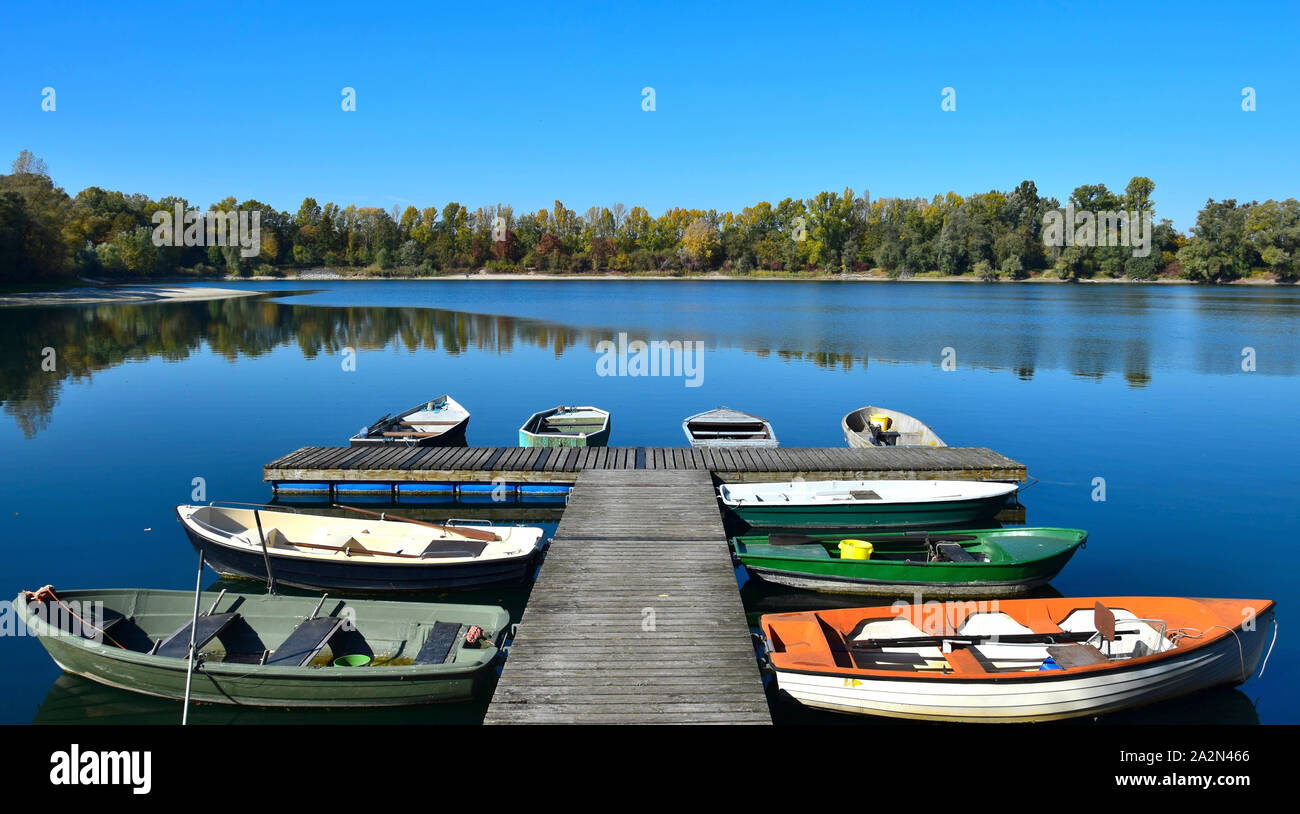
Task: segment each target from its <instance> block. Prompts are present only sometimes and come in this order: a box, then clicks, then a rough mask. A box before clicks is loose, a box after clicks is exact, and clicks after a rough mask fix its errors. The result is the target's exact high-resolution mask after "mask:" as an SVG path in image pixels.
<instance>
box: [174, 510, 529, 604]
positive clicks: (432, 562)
mask: <svg viewBox="0 0 1300 814" xmlns="http://www.w3.org/2000/svg"><path fill="white" fill-rule="evenodd" d="M353 511H358V512H364V510H361V509H355V510H353ZM365 513H367V514H369V512H365ZM176 514H177V516H178V517H179V518H180V521H181V524H182V525H183V526H184V527H185V533H186V534H187V535H189V538H190V542H191V543H193V545H194V548H195V549H197V550H199V551H202V552H203V553H204V555H205V557H206V559H207V564H208V565H209V566H211V567H212V569H213V570H215V571H217V572H218V573H220V574H223V575H228V576H237V577H244V578H247V579H258V580H263V581H265V580H266V579H267V570H268V568H269V569H270V572H271V577H272V578H273V579H274V580H275V582H276V584H283V585H290V586H293V587H295V588H304V589H307V590H338V591H358V592H364V593H389V592H398V591H411V592H430V591H445V590H471V589H478V588H489V587H495V586H504V585H518V584H521V583H523V582H525V581H526V580H528V579H529V578H531V576H532V573H533V570H534V568H535V566H536V564H537V562H538V560H539V558H540V552H541V548H542V543H543V540H542V534H543V532H542V530H541V529H540V528H533V527H527V526H477V525H461V524H459V523H456V524H454V525H453V524H449V525H438V524H434V523H425V522H422V521H415V520H407V519H405V518H402V519H388V518H391V517H392V515H386V514H382V513H379V512H375V513H374V514H375V515H376V517H375V518H374V519H361V520H353V519H351V518H346V517H333V516H327V515H319V514H309V513H306V512H293V511H281V510H278V509H270V508H260V507H259V508H251V507H250V508H235V507H228V506H221V505H207V506H177V507H176Z"/></svg>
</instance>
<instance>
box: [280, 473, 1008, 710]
mask: <svg viewBox="0 0 1300 814" xmlns="http://www.w3.org/2000/svg"><path fill="white" fill-rule="evenodd" d="M263 477H264V479H265V480H267V481H269V482H270V483H272V484H273V485H274V486H275V488H276V491H277V494H288V495H291V494H294V493H295V492H301V491H317V492H323V493H325V494H328V495H329V497H330V498H334V497H336V496H338V495H340V494H355V492H349V491H348V490H355V489H358V488H359V489H361V490H363V491H365V492H366V493H372V494H374V495H376V496H379V497H381V499H382V497H383V495H384V494H385V493H386V492H387V493H389V494H390V496H391V497H392V498H394V499H397V498H399V497H400V496H401V495H402V494H404V491H403V490H406V489H416V490H419V489H422V488H424V487H425V486H429V485H432V486H436V487H438V488H443V487H446V486H448V485H450V488H453V489H456V490H459V489H461V488H462V487H468V485H470V484H483V483H485V482H493V483H509V484H516V485H517V487H516V488H517V490H518V493H520V494H523V493H524V490H525V489H526V488H535V489H543V490H544V489H548V488H549V489H554V488H558V486H559V485H563V486H564V487H568V496H567V501H568V502H567V505H566V506H565V507H564V511H563V514H562V515H561V518H560V523H559V526H558V528H557V530H556V534H555V538H554V540H553V542H552V543H551V547H550V549H549V551H548V552H547V555H546V559H545V561H544V563H543V564H542V568H541V571H540V574H539V576H538V579H537V583H536V584H535V585H534V587H533V591H532V594H531V596H530V597H529V600H528V604H527V607H526V608H525V610H524V614H523V617H522V618H521V620H520V623H519V627H518V631H517V635H516V637H515V639H514V642H513V644H512V646H511V647H510V655H509V657H508V658H507V660H506V664H505V667H504V670H503V673H502V676H501V680H500V682H499V683H498V685H497V688H496V692H495V694H494V696H493V699H492V701H491V703H490V705H489V707H488V711H487V716H486V719H485V722H486V723H489V724H511V723H602V724H641V723H647V724H658V723H749V724H756V723H770V722H771V716H770V713H769V711H768V706H767V701H766V696H765V693H764V690H763V685H762V681H761V677H760V675H759V671H758V666H757V661H756V659H755V654H754V648H753V644H752V642H751V638H750V632H749V627H748V624H747V622H746V619H745V612H744V608H743V606H742V604H741V600H740V594H739V591H738V590H737V589H736V580H735V574H734V570H733V567H732V564H731V556H730V552H729V550H728V547H727V539H726V535H725V532H724V531H723V526H722V513H721V511H720V508H719V505H718V502H717V498H716V494H715V485H716V483H717V482H719V481H723V482H730V483H737V482H746V481H776V480H791V479H794V478H803V479H809V480H829V479H837V478H840V479H860V478H917V479H952V480H998V481H1024V480H1026V479H1027V474H1026V471H1025V467H1024V465H1023V464H1020V463H1018V462H1016V461H1013V460H1011V459H1010V458H1007V457H1005V456H1003V455H999V454H998V453H996V452H993V451H992V450H989V449H984V448H961V447H940V448H931V447H871V448H868V449H821V448H798V447H779V448H776V449H728V448H722V447H719V448H699V449H692V448H689V447H582V448H520V447H444V448H431V449H426V448H409V447H399V448H393V449H390V448H382V449H377V450H376V449H355V448H352V447H303V448H301V449H298V450H295V451H294V452H291V453H289V454H288V455H285V456H284V457H282V458H279V459H278V460H275V461H272V462H271V463H269V464H267V465H266V466H265V467H264V469H263ZM529 485H531V486H529ZM308 487H310V488H308ZM560 499H561V500H563V499H564V496H563V495H561V496H560Z"/></svg>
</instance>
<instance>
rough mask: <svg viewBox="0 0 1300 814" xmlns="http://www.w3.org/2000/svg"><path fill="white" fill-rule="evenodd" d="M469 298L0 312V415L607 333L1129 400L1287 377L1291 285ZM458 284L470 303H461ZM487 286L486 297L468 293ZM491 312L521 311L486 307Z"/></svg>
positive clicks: (240, 301)
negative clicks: (269, 370) (992, 378)
mask: <svg viewBox="0 0 1300 814" xmlns="http://www.w3.org/2000/svg"><path fill="white" fill-rule="evenodd" d="M429 285H430V286H434V285H436V284H429ZM482 285H483V286H484V288H482V289H474V287H473V286H462V287H461V288H460V289H459V290H458V292H459V293H460V294H461V295H462V299H465V300H469V301H470V304H472V305H473V306H474V307H479V308H483V309H485V311H484V312H478V311H472V310H459V309H454V308H444V307H412V306H410V305H405V304H401V302H403V301H404V302H411V301H418V299H417V298H415V297H413V296H412V295H411V291H412V289H411V288H398V289H394V288H383V284H382V283H379V284H366V283H354V284H352V286H353V287H352V288H350V289H347V290H346V293H347V294H348V295H352V294H354V293H355V294H356V295H357V296H355V297H354V298H353V299H354V301H366V300H367V299H370V300H375V301H376V302H382V303H384V304H371V305H363V306H356V305H346V306H345V305H335V304H328V303H329V301H328V299H326V300H325V301H324V303H322V304H315V302H313V300H318V298H319V297H320V296H322V295H320V294H319V293H318V294H313V295H310V296H304V295H303V293H302V292H295V291H291V290H284V289H280V290H276V291H267V292H264V293H262V294H259V295H257V296H252V297H242V298H234V299H223V300H213V301H208V302H173V303H155V304H114V305H95V306H80V307H34V308H8V309H0V341H3V343H4V347H5V348H6V353H4V354H3V355H2V356H0V402H2V403H3V406H4V410H5V412H7V413H8V414H9V415H11V416H13V418H14V420H15V421H16V422H17V424H18V425H19V427H21V429H22V431H23V433H24V434H25V435H26V437H28V438H31V437H33V436H35V435H36V433H38V432H39V431H40V430H41V429H43V428H45V427H46V426H47V425H48V423H49V419H50V415H51V413H52V412H53V409H54V407H55V404H56V403H57V401H58V397H59V391H60V388H61V387H62V385H63V383H64V382H66V381H74V382H76V381H84V380H87V379H89V378H91V377H92V376H93V375H94V373H95V372H97V371H100V370H104V369H107V368H113V367H116V366H118V365H122V364H124V363H126V362H129V361H142V360H148V359H163V360H167V361H173V362H175V361H182V360H185V359H188V358H190V357H191V356H192V355H194V354H196V353H199V352H201V351H202V350H203V349H204V348H208V349H211V351H212V352H214V353H216V354H218V355H220V356H221V357H224V358H226V359H228V360H231V361H234V360H237V359H240V358H249V357H260V356H265V355H267V354H269V353H270V352H272V351H274V350H276V349H277V348H282V347H287V346H296V347H297V349H298V350H299V352H300V353H301V355H302V356H303V357H304V358H305V359H314V358H316V357H318V356H320V355H321V354H337V353H339V352H340V351H342V350H343V349H344V348H347V347H352V348H357V349H361V350H377V349H382V348H401V349H405V350H407V351H408V352H416V351H436V352H440V353H445V354H448V355H459V354H463V353H466V352H469V351H478V352H487V353H493V354H510V353H511V352H512V351H514V350H516V349H517V348H521V347H529V348H537V349H544V350H548V351H550V352H551V353H552V354H554V356H556V357H557V358H558V357H560V356H562V355H564V354H565V353H566V352H568V351H570V350H571V349H575V348H582V349H584V350H585V351H588V352H593V353H594V352H595V349H596V346H597V344H598V343H599V342H600V341H602V340H605V339H611V338H614V337H616V336H617V334H618V333H619V332H626V333H627V334H628V337H629V339H643V340H649V339H667V340H672V339H683V340H684V339H703V340H705V341H706V343H707V344H708V346H709V348H710V349H711V350H724V349H737V350H742V351H745V352H747V353H752V354H755V355H757V356H758V357H760V358H766V357H775V358H777V359H780V360H781V361H783V362H785V363H789V364H799V363H807V364H811V365H813V366H815V367H818V368H822V369H826V370H840V371H854V370H858V371H862V370H865V369H866V368H867V367H868V364H869V363H871V362H875V363H883V364H898V363H903V364H920V365H928V366H934V367H938V366H940V365H941V364H942V362H943V351H944V350H945V349H947V348H951V349H953V351H954V353H955V360H956V363H957V365H958V366H959V367H960V368H961V369H972V368H973V369H986V370H1004V371H1007V372H1010V373H1012V374H1013V375H1015V376H1016V377H1017V378H1019V379H1021V380H1030V379H1032V378H1033V377H1034V375H1035V373H1036V372H1037V371H1038V370H1042V369H1045V368H1046V369H1064V370H1068V371H1070V372H1071V373H1072V374H1073V375H1074V376H1075V377H1078V378H1081V379H1091V380H1101V379H1104V378H1106V377H1107V376H1110V375H1112V374H1119V375H1121V376H1122V377H1123V380H1124V381H1125V382H1126V383H1127V384H1128V385H1129V386H1130V387H1132V388H1143V387H1146V386H1148V385H1149V384H1150V383H1151V381H1152V380H1153V377H1154V375H1155V370H1156V369H1158V368H1160V369H1181V370H1187V369H1193V370H1195V371H1196V372H1198V373H1207V374H1214V375H1227V374H1233V373H1239V372H1241V354H1242V351H1243V349H1244V348H1247V347H1250V348H1253V349H1254V350H1255V352H1256V356H1257V357H1258V360H1259V362H1258V372H1259V373H1260V374H1262V375H1279V374H1281V375H1294V374H1295V373H1296V372H1297V371H1298V368H1300V360H1298V359H1297V355H1296V354H1295V352H1294V342H1293V336H1294V335H1295V333H1296V332H1297V330H1300V308H1298V307H1297V306H1298V305H1300V297H1297V296H1296V294H1297V292H1293V291H1290V290H1287V291H1281V292H1260V291H1241V290H1234V291H1230V292H1224V291H1217V290H1208V289H1180V290H1176V291H1173V290H1170V289H1169V287H1163V288H1162V287H1145V286H1134V287H1125V289H1124V290H1122V291H1116V290H1114V289H1115V288H1116V287H1115V286H1084V287H1078V286H1038V287H1025V288H1023V289H1008V287H1006V286H991V287H973V286H968V285H959V286H955V287H954V286H943V285H938V284H936V285H921V286H905V285H900V286H895V287H888V288H886V287H884V286H880V285H865V286H863V285H859V286H853V285H815V284H814V285H799V284H790V285H780V286H776V285H772V286H743V285H737V284H734V283H722V284H719V285H718V286H713V287H710V286H707V285H696V284H691V283H664V284H658V285H656V284H652V283H643V284H636V285H637V292H638V297H637V298H636V300H635V301H633V300H631V299H630V298H629V297H628V296H627V295H626V292H624V291H622V290H621V289H618V288H616V287H613V286H612V285H611V284H608V283H605V284H601V283H591V284H588V283H580V282H572V283H556V284H553V285H549V286H548V285H544V284H531V285H529V286H528V287H527V289H526V291H525V289H521V288H515V289H507V288H500V289H495V288H491V284H487V283H484V284H482ZM502 285H507V284H502ZM471 289H474V290H475V292H476V293H477V294H478V296H476V297H469V296H468V295H464V294H463V292H467V291H470V290H471ZM421 290H423V289H421ZM449 290H451V289H437V288H430V289H429V291H435V292H438V294H437V296H433V297H431V298H432V299H434V300H435V301H438V302H440V303H441V302H447V301H452V302H454V301H455V297H454V296H446V295H445V291H449ZM493 291H495V292H498V293H497V294H495V295H494V296H496V297H497V299H496V300H492V299H491V298H489V297H484V296H482V294H483V292H493ZM326 293H327V294H330V295H332V296H334V297H338V296H339V295H340V290H334V289H331V290H329V291H327V292H326ZM521 293H526V294H527V295H528V296H526V297H524V296H521ZM611 294H612V295H613V296H611ZM399 297H401V298H403V299H402V300H399V299H398V298H399ZM597 297H598V298H599V299H595V300H593V298H597ZM276 298H288V299H287V301H278V300H277V299H276ZM574 299H577V300H579V301H581V302H583V303H586V307H584V308H575V307H574V305H573V303H572V301H573V300H574ZM304 301H305V302H307V303H311V304H304ZM390 303H391V304H390ZM647 303H650V304H652V305H655V304H657V307H649V306H648V305H647ZM493 308H499V309H501V310H507V311H509V310H516V311H528V312H531V313H532V314H536V315H503V314H496V313H487V312H486V310H487V309H493ZM560 320H563V321H560ZM51 349H52V350H51ZM51 354H52V355H51ZM51 362H52V363H53V369H52V370H51V369H50V366H51Z"/></svg>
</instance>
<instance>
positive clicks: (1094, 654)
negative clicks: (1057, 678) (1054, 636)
mask: <svg viewBox="0 0 1300 814" xmlns="http://www.w3.org/2000/svg"><path fill="white" fill-rule="evenodd" d="M1047 655H1049V656H1051V657H1052V661H1054V662H1056V663H1057V664H1058V665H1059V666H1061V667H1063V668H1065V669H1066V670H1068V669H1070V668H1071V667H1087V666H1089V665H1092V664H1105V663H1106V662H1108V661H1110V659H1108V658H1106V655H1105V654H1104V653H1102V652H1101V651H1100V650H1098V649H1097V648H1095V647H1093V646H1092V645H1090V644H1058V645H1053V646H1051V647H1049V648H1047Z"/></svg>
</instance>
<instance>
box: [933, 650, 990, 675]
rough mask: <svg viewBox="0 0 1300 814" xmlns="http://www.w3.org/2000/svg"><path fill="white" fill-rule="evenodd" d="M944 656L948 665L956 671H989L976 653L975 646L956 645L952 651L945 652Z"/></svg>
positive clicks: (977, 672) (978, 672) (975, 672)
mask: <svg viewBox="0 0 1300 814" xmlns="http://www.w3.org/2000/svg"><path fill="white" fill-rule="evenodd" d="M943 657H944V658H945V659H947V660H948V666H950V667H952V671H953V672H954V673H965V674H969V673H974V674H976V675H978V674H981V673H987V672H988V669H987V668H985V666H984V663H983V662H982V661H980V660H979V657H978V656H976V655H975V649H974V648H971V647H954V648H953V649H952V652H951V653H944V654H943Z"/></svg>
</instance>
